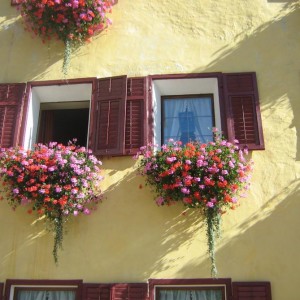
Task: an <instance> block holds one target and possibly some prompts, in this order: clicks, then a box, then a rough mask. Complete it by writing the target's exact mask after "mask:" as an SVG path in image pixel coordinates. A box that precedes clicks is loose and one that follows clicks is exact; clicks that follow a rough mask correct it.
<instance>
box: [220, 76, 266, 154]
mask: <svg viewBox="0 0 300 300" xmlns="http://www.w3.org/2000/svg"><path fill="white" fill-rule="evenodd" d="M223 78H224V81H223V83H224V96H225V110H226V117H227V129H228V139H229V140H231V141H233V140H234V139H237V140H238V141H239V143H240V146H241V147H244V146H247V147H248V149H250V150H255V149H264V141H263V132H262V123H261V116H260V108H259V99H258V90H257V83H256V75H255V73H230V74H229V73H228V74H223Z"/></svg>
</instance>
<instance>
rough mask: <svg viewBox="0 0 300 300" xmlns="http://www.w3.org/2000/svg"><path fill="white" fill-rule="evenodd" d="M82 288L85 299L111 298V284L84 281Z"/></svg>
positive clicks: (105, 299) (109, 299) (103, 299)
mask: <svg viewBox="0 0 300 300" xmlns="http://www.w3.org/2000/svg"><path fill="white" fill-rule="evenodd" d="M82 288H83V290H82V298H83V300H111V293H110V288H111V285H109V284H95V283H84V284H83V285H82Z"/></svg>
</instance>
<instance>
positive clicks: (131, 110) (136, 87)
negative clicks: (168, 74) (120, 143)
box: [125, 77, 147, 154]
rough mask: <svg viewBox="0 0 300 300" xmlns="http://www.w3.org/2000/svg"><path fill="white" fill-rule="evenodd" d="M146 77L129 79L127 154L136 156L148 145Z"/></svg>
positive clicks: (126, 132)
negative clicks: (142, 147) (141, 148)
mask: <svg viewBox="0 0 300 300" xmlns="http://www.w3.org/2000/svg"><path fill="white" fill-rule="evenodd" d="M146 108H147V85H146V77H141V78H128V80H127V102H126V128H125V153H126V154H135V153H136V152H137V151H138V150H139V149H140V147H141V146H144V145H146V144H147V139H146V136H147V121H146V115H147V112H146Z"/></svg>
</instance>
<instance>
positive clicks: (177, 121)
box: [151, 75, 222, 145]
mask: <svg viewBox="0 0 300 300" xmlns="http://www.w3.org/2000/svg"><path fill="white" fill-rule="evenodd" d="M151 79H152V82H151V86H152V88H151V90H152V105H153V119H154V124H153V127H154V130H153V133H154V143H155V144H157V145H161V144H162V143H166V142H167V140H168V139H169V138H173V139H174V140H181V141H182V142H184V143H186V142H188V141H190V140H193V141H194V140H198V141H201V142H207V141H208V140H212V135H211V129H212V127H214V126H216V127H218V128H221V127H222V126H221V114H220V102H219V88H218V77H205V78H204V77H203V78H202V77H201V78H200V77H199V78H198V77H195V76H194V75H193V77H188V76H186V75H185V76H183V75H167V76H164V75H159V76H152V77H151Z"/></svg>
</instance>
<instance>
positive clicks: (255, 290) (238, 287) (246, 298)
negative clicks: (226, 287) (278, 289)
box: [232, 282, 272, 300]
mask: <svg viewBox="0 0 300 300" xmlns="http://www.w3.org/2000/svg"><path fill="white" fill-rule="evenodd" d="M232 292H233V300H272V295H271V284H270V282H233V283H232Z"/></svg>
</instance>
